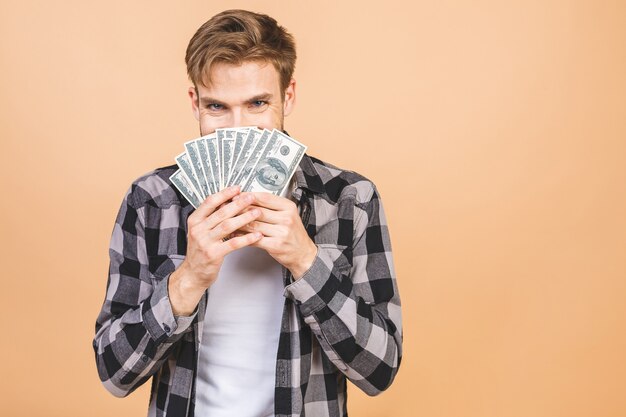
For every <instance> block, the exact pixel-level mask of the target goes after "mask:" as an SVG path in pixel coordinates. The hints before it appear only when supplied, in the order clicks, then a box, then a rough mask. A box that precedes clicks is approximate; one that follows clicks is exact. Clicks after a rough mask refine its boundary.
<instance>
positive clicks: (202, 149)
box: [196, 136, 218, 194]
mask: <svg viewBox="0 0 626 417" xmlns="http://www.w3.org/2000/svg"><path fill="white" fill-rule="evenodd" d="M196 147H197V148H198V153H199V154H200V163H201V164H202V170H203V171H204V177H205V180H206V182H207V185H208V187H209V194H215V193H216V192H217V191H218V189H217V185H216V184H215V177H214V176H213V170H212V169H211V164H210V162H209V150H208V149H207V144H206V136H203V137H201V138H200V139H197V142H196Z"/></svg>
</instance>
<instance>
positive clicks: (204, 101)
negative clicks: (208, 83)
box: [200, 97, 226, 106]
mask: <svg viewBox="0 0 626 417" xmlns="http://www.w3.org/2000/svg"><path fill="white" fill-rule="evenodd" d="M200 103H201V104H202V105H203V106H208V105H209V104H219V105H220V106H226V103H223V102H221V101H219V100H217V99H215V98H212V97H200Z"/></svg>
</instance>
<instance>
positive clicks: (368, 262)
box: [285, 184, 402, 395]
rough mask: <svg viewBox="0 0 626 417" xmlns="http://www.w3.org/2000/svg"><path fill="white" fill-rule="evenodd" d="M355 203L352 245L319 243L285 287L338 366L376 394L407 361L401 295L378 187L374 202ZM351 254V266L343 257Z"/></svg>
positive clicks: (328, 355)
mask: <svg viewBox="0 0 626 417" xmlns="http://www.w3.org/2000/svg"><path fill="white" fill-rule="evenodd" d="M353 204H355V208H354V216H353V217H352V218H351V219H347V220H349V221H353V230H354V235H353V245H352V247H351V248H344V247H341V246H339V245H329V244H318V245H317V247H318V252H317V256H316V258H315V260H314V261H313V264H312V266H311V268H310V269H309V270H308V271H307V272H306V273H305V274H304V275H303V276H302V277H301V278H300V279H299V280H297V281H295V282H293V283H292V284H290V285H288V286H287V287H286V288H285V296H287V297H289V298H291V299H293V300H294V302H295V303H296V305H297V306H298V308H299V310H300V312H301V314H302V315H303V317H304V321H305V322H306V323H307V324H308V325H309V327H310V328H311V330H312V332H313V334H314V335H315V337H316V338H317V339H318V341H319V343H320V346H321V347H322V349H323V351H324V352H325V354H326V356H327V357H328V358H329V359H330V360H331V361H332V362H333V363H334V364H335V366H337V368H338V369H339V370H340V371H341V372H343V373H344V374H345V375H346V376H347V377H348V378H349V379H350V380H351V381H352V382H353V383H354V384H355V385H356V386H358V387H359V388H360V389H361V390H363V391H364V392H365V393H367V394H368V395H376V394H379V393H380V392H382V391H384V390H385V389H387V388H388V387H389V386H390V385H391V383H392V382H393V379H394V378H395V375H396V374H397V372H398V369H399V366H400V362H401V358H402V316H401V310H400V296H399V293H398V287H397V283H396V276H395V271H394V266H393V259H392V254H391V243H390V238H389V231H388V227H387V221H386V218H385V214H384V210H383V206H382V203H381V200H380V198H379V195H378V192H377V190H376V188H375V187H374V185H373V184H371V193H370V195H369V198H367V199H365V200H364V201H361V202H360V201H358V200H356V201H355V202H353ZM339 220H340V222H342V221H343V222H345V220H346V219H339ZM338 229H341V228H338ZM338 233H339V231H338ZM346 251H349V252H351V262H349V261H347V260H346V259H349V258H350V257H346V256H342V254H345V252H346Z"/></svg>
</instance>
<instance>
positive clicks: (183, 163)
mask: <svg viewBox="0 0 626 417" xmlns="http://www.w3.org/2000/svg"><path fill="white" fill-rule="evenodd" d="M176 163H177V164H178V167H179V168H180V169H181V170H182V171H183V172H184V173H185V175H187V178H188V179H189V182H190V183H191V185H192V187H193V188H194V191H195V193H196V194H197V195H198V196H200V197H201V198H204V197H203V196H202V191H200V183H199V182H198V179H197V178H196V177H195V173H194V172H193V168H192V166H191V161H189V155H187V152H183V153H181V154H179V155H177V156H176Z"/></svg>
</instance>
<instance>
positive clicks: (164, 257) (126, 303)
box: [93, 155, 402, 417]
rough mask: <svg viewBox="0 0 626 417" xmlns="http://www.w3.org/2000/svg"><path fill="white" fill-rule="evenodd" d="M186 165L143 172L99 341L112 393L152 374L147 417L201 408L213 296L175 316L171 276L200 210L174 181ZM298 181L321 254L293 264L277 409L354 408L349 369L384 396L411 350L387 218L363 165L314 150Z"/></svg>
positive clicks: (118, 238)
mask: <svg viewBox="0 0 626 417" xmlns="http://www.w3.org/2000/svg"><path fill="white" fill-rule="evenodd" d="M176 168H177V167H176V166H170V167H165V168H159V169H156V170H155V171H153V172H151V173H149V174H146V175H144V176H143V177H141V178H139V179H138V180H136V181H135V182H133V184H132V185H131V187H130V189H129V190H128V193H127V194H126V196H125V198H124V201H123V202H122V205H121V208H120V211H119V214H118V216H117V220H116V223H115V226H114V229H113V233H112V238H111V245H110V250H109V254H110V270H109V276H108V281H107V288H106V297H105V299H104V303H103V306H102V309H101V311H100V314H99V315H98V318H97V321H96V326H95V327H96V329H95V330H96V334H95V337H94V340H93V348H94V351H95V357H96V364H97V368H98V373H99V376H100V379H101V380H102V383H103V384H104V386H105V387H106V388H107V390H109V391H110V392H111V393H112V394H113V395H115V396H118V397H124V396H126V395H128V394H130V393H131V392H133V391H134V390H135V389H136V388H137V387H139V386H140V385H142V384H143V383H144V382H146V381H147V380H148V379H149V378H152V388H151V395H150V402H149V411H148V415H149V416H168V417H179V416H186V417H188V416H193V412H194V402H195V400H194V398H195V378H196V373H197V369H196V366H197V359H198V349H199V346H200V338H201V337H202V328H203V320H204V312H205V307H206V302H207V294H208V293H207V292H205V294H204V296H203V297H202V299H201V301H200V303H199V304H198V307H197V308H196V310H195V311H194V313H193V314H192V315H191V316H188V317H187V316H185V317H182V316H181V317H176V316H174V315H173V313H172V308H171V305H170V300H169V298H168V290H167V288H168V279H169V275H170V274H171V273H172V272H173V271H174V270H175V269H176V268H177V267H178V266H179V265H180V263H181V262H182V261H183V260H184V258H185V253H186V244H187V240H186V238H187V217H188V216H189V214H190V213H191V212H192V211H193V207H192V206H191V205H190V204H189V203H188V202H187V201H186V200H185V199H184V197H183V196H182V195H181V194H180V193H179V192H178V191H177V190H175V188H174V187H173V186H172V184H171V183H170V181H169V176H170V175H171V174H173V173H174V171H175V170H176ZM295 181H296V187H295V190H294V191H293V193H292V196H291V197H292V198H293V199H294V201H296V202H297V204H298V207H299V212H300V215H301V217H302V221H303V223H304V225H305V226H306V230H307V232H308V234H309V236H310V237H311V239H313V241H314V242H315V244H316V245H317V247H318V253H317V256H316V258H315V260H314V262H313V265H312V266H311V268H310V269H309V270H308V271H307V272H306V273H305V274H304V275H303V276H302V278H301V279H299V280H297V281H294V280H293V277H292V276H291V274H290V273H289V271H288V270H286V269H285V268H283V280H284V285H285V291H284V296H285V306H284V310H283V317H282V324H281V333H280V339H279V346H278V352H277V360H276V387H275V401H274V402H275V414H276V416H285V417H286V416H312V417H319V416H346V415H347V405H346V399H347V394H346V378H347V379H349V380H350V381H352V383H354V384H355V385H356V386H357V387H359V388H360V389H361V390H363V391H364V392H366V393H367V394H369V395H376V394H378V393H380V392H382V391H383V390H385V389H386V388H387V387H388V386H389V385H390V384H391V383H392V381H393V379H394V377H395V375H396V373H397V372H398V368H399V366H400V360H401V357H402V325H401V321H402V320H401V311H400V297H399V294H398V288H397V283H396V279H395V272H394V267H393V260H392V256H391V246H390V240H389V233H388V228H387V223H386V220H385V215H384V212H383V207H382V205H381V201H380V199H379V195H378V192H377V190H376V187H375V186H374V184H372V183H371V182H370V181H369V180H367V179H366V178H364V177H362V176H360V175H358V174H356V173H354V172H349V171H343V170H340V169H338V168H336V167H333V166H332V165H329V164H326V163H324V162H322V161H320V160H317V159H315V158H312V157H310V156H308V155H305V156H304V158H303V160H302V162H301V163H300V166H299V167H298V170H297V171H296V173H295ZM209 291H210V290H209Z"/></svg>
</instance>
